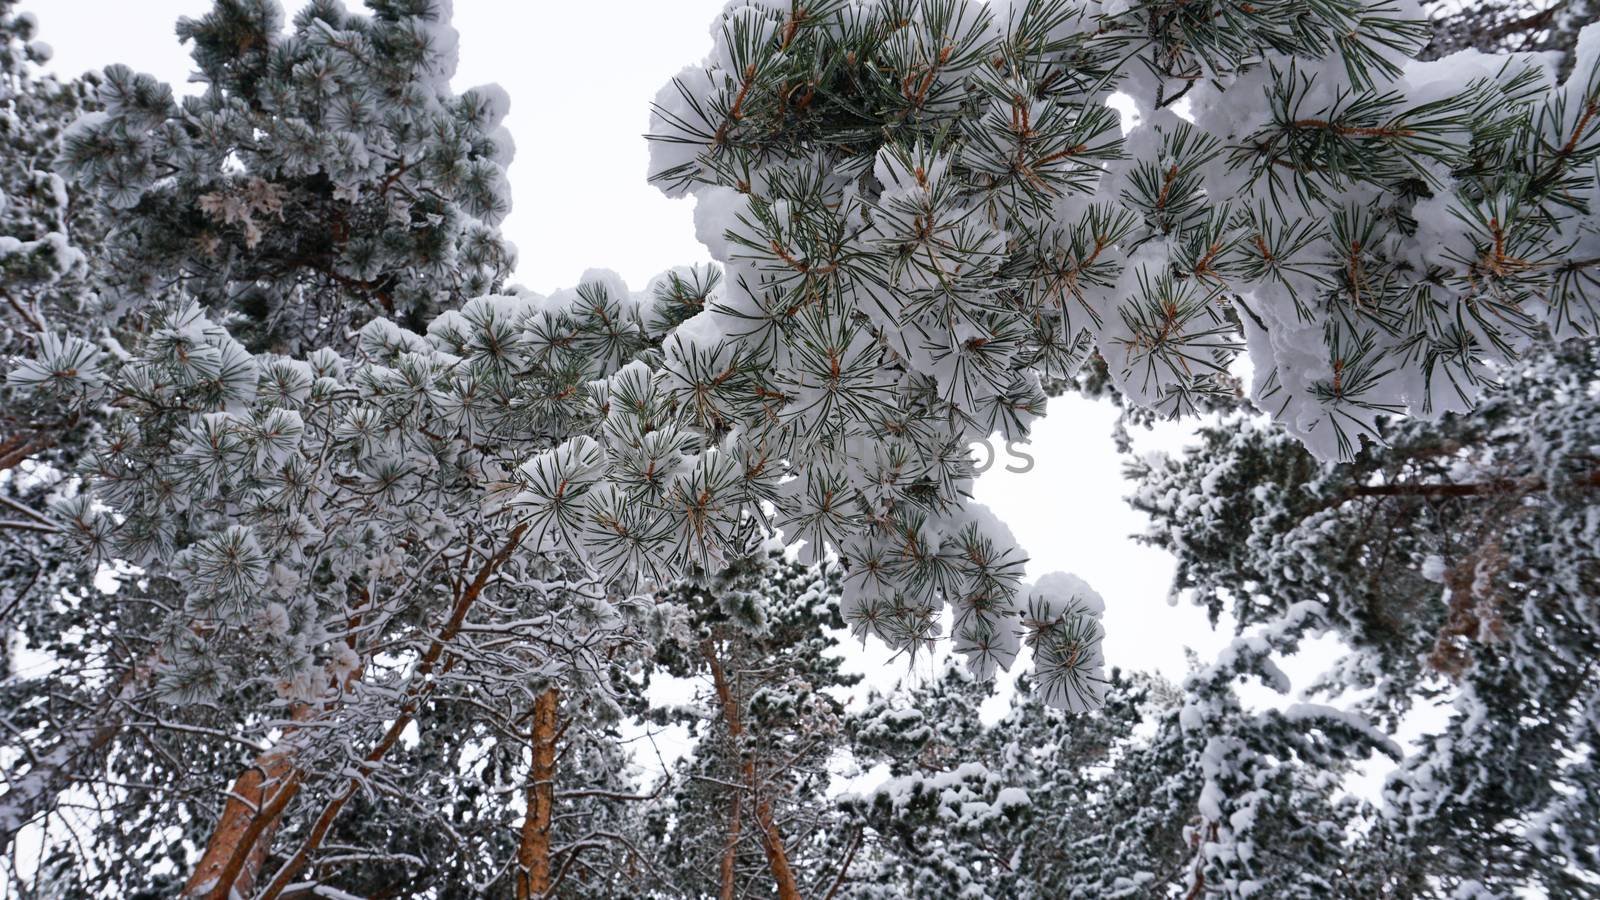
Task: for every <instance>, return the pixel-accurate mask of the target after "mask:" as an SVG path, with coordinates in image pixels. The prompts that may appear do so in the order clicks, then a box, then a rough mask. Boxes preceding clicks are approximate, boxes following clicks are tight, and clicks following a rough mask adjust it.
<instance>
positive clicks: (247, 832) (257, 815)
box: [183, 744, 301, 898]
mask: <svg viewBox="0 0 1600 900" xmlns="http://www.w3.org/2000/svg"><path fill="white" fill-rule="evenodd" d="M300 779H301V773H300V772H299V771H297V770H295V769H294V767H293V766H292V765H291V764H290V750H289V748H288V747H286V746H285V745H283V744H279V745H278V746H276V747H273V748H272V749H271V750H268V751H266V752H265V753H262V754H261V755H260V756H257V757H256V759H255V764H254V765H252V766H251V767H250V768H249V769H246V770H245V772H244V774H242V775H240V776H239V778H238V779H237V780H236V781H234V783H233V788H232V789H231V790H229V791H228V802H227V803H226V804H224V805H223V807H222V817H221V818H219V819H218V820H217V825H216V828H215V829H213V830H212V832H211V840H210V841H208V842H207V843H206V850H205V854H204V855H202V856H201V857H200V863H199V864H198V865H196V866H195V867H194V872H193V874H191V875H190V876H189V881H188V882H187V883H186V884H184V886H183V896H184V897H222V898H225V897H229V896H231V895H232V894H233V893H237V894H238V895H239V896H244V897H248V896H250V894H251V892H252V891H253V890H254V889H255V883H256V878H257V877H259V876H260V874H261V865H262V863H264V862H266V858H267V849H268V848H269V847H271V846H272V838H273V836H274V835H275V834H276V833H277V830H278V826H279V824H280V823H281V821H282V818H281V812H282V810H283V808H284V807H286V806H288V801H289V800H290V799H291V798H293V796H294V795H295V794H296V793H298V792H299V790H300ZM269 808H270V809H273V810H276V813H274V814H272V815H266V812H267V810H268V809H269ZM230 891H231V893H230Z"/></svg>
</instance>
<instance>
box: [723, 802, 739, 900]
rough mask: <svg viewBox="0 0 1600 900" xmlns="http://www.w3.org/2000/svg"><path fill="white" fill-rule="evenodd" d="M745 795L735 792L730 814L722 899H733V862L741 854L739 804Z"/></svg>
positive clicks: (725, 847) (724, 847)
mask: <svg viewBox="0 0 1600 900" xmlns="http://www.w3.org/2000/svg"><path fill="white" fill-rule="evenodd" d="M743 800H744V795H743V794H740V793H737V792H735V793H734V795H733V808H732V809H731V810H730V811H729V814H728V842H727V844H726V845H724V846H723V848H722V892H721V893H720V894H719V895H718V896H719V898H720V900H733V863H734V861H735V860H736V859H737V858H738V856H739V828H740V823H739V806H740V803H741V801H743Z"/></svg>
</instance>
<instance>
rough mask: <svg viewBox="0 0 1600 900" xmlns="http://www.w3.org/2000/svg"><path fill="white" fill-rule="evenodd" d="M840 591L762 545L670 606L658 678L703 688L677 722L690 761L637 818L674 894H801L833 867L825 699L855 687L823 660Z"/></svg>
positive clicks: (833, 660) (681, 592)
mask: <svg viewBox="0 0 1600 900" xmlns="http://www.w3.org/2000/svg"><path fill="white" fill-rule="evenodd" d="M839 593H840V571H839V568H838V566H837V564H834V565H828V564H820V565H816V566H804V565H801V564H799V563H797V562H793V561H787V560H785V559H784V558H783V549H782V548H781V547H774V548H769V549H767V550H766V551H764V552H758V553H756V554H754V555H752V556H750V557H748V558H747V559H746V560H743V561H741V562H739V563H737V564H735V565H733V566H731V567H729V568H728V569H726V570H724V571H723V572H720V573H718V575H717V577H716V578H714V579H712V580H711V581H710V583H709V584H707V585H704V586H699V585H692V584H683V585H680V586H678V587H677V588H676V589H675V590H674V591H673V592H671V593H670V594H669V595H668V596H669V597H670V598H671V603H672V604H674V606H675V607H677V608H679V609H680V610H681V611H682V621H680V622H678V623H675V628H674V631H673V632H672V633H671V634H669V639H668V640H667V641H665V642H664V643H662V644H661V645H659V647H658V651H657V652H658V661H659V663H660V664H661V666H662V671H663V672H665V673H667V674H670V675H674V676H677V677H680V678H682V677H691V676H693V677H699V678H700V679H701V680H702V681H707V682H709V685H708V689H707V690H705V691H704V692H703V694H702V697H701V699H700V700H699V701H698V702H697V703H696V704H695V708H696V710H697V712H698V714H697V715H694V716H690V717H689V721H690V724H691V726H692V727H693V728H694V729H695V730H696V731H698V732H699V733H700V738H699V740H698V742H697V744H696V748H695V751H694V753H693V755H692V756H690V757H687V758H686V759H685V760H683V761H682V762H681V763H680V764H679V766H678V767H677V769H676V771H675V774H674V776H673V782H674V789H673V791H672V793H671V795H670V797H669V798H667V802H665V803H663V804H661V805H659V806H658V807H655V808H649V809H648V810H647V812H648V815H649V817H650V821H651V823H652V830H654V831H656V832H658V833H659V835H660V837H659V850H658V853H659V858H660V860H661V861H662V864H663V868H664V871H665V872H666V873H668V874H669V876H670V880H671V883H672V885H673V887H674V890H675V891H676V892H677V893H678V894H679V895H681V896H691V897H693V896H700V897H721V898H728V897H744V896H771V895H776V896H778V897H783V898H792V897H801V896H812V895H814V894H816V893H817V890H818V885H819V884H820V883H821V881H822V879H823V878H825V877H827V875H826V873H830V872H831V871H832V870H834V869H837V868H839V867H840V865H841V864H840V862H839V861H837V860H836V859H835V858H833V856H832V855H831V850H832V848H831V847H830V846H829V845H828V841H827V838H828V837H829V836H830V835H829V829H830V828H831V825H832V823H831V820H830V818H829V815H828V814H829V813H830V812H831V809H830V807H829V805H828V801H827V799H826V790H827V787H828V783H829V775H830V773H829V771H828V764H829V762H830V761H831V758H832V756H833V754H834V752H835V750H836V749H837V748H838V747H839V745H840V744H841V742H842V735H841V732H840V729H841V726H842V719H843V708H842V706H841V704H840V701H839V700H838V699H837V696H836V695H837V694H838V693H839V689H841V688H847V687H849V686H851V685H853V684H855V683H856V682H857V681H858V677H857V676H853V675H846V674H843V673H841V672H840V664H841V657H840V656H839V655H837V654H835V653H834V652H833V651H835V650H836V649H837V648H838V641H837V639H836V637H835V634H836V633H837V631H838V630H839V629H842V628H843V626H844V622H843V620H842V619H841V618H840V617H839ZM701 716H704V717H705V718H704V719H701V718H700V717H701ZM843 865H846V866H847V865H848V861H845V862H844V863H843Z"/></svg>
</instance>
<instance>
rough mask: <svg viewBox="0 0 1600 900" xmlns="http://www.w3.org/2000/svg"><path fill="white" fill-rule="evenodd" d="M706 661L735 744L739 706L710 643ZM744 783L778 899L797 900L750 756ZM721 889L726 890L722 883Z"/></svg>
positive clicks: (739, 725)
mask: <svg viewBox="0 0 1600 900" xmlns="http://www.w3.org/2000/svg"><path fill="white" fill-rule="evenodd" d="M701 651H702V652H703V653H704V654H705V657H706V662H707V663H708V664H709V665H710V666H711V680H712V684H714V685H715V686H716V689H717V699H718V700H719V701H721V703H722V715H723V717H724V718H725V719H727V721H728V734H729V735H730V736H731V737H732V738H733V741H734V743H735V744H737V743H738V741H739V738H740V737H741V736H742V735H743V734H744V722H743V721H742V720H741V719H740V718H739V704H738V702H737V701H736V700H735V698H734V696H733V689H732V688H731V687H729V685H728V677H727V674H726V673H725V672H723V671H722V662H721V660H719V659H717V654H716V651H715V649H714V648H713V647H712V646H711V642H710V641H707V642H706V643H704V644H702V645H701ZM740 769H741V771H742V773H743V775H744V780H745V783H746V784H748V785H749V786H750V794H751V796H752V797H754V798H755V814H756V825H757V826H758V827H759V828H760V829H761V849H763V850H764V851H766V854H767V868H768V869H770V870H771V872H772V880H773V881H774V882H775V883H776V884H777V887H778V897H779V900H800V889H799V887H797V886H796V884H795V879H794V870H793V869H791V868H790V867H789V855H788V853H787V852H786V851H785V850H784V848H783V835H782V834H781V833H780V832H779V831H778V823H777V822H776V821H774V820H773V818H772V803H771V801H769V800H767V799H766V798H765V797H763V796H762V794H761V791H760V789H759V788H760V785H759V783H758V782H757V780H756V761H755V758H754V757H752V756H746V757H745V760H744V763H743V764H742V765H741V767H740ZM729 865H730V861H729V858H728V857H726V856H724V858H723V866H724V867H725V868H726V867H727V866H729ZM723 890H724V891H726V890H727V886H726V882H724V887H723Z"/></svg>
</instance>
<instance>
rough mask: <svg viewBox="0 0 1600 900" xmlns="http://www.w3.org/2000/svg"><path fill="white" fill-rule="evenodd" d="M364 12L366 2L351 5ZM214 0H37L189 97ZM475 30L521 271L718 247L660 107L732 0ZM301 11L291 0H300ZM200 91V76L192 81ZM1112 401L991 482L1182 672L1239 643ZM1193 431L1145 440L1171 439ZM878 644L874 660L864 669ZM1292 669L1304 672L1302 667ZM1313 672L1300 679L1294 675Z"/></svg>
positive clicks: (535, 279)
mask: <svg viewBox="0 0 1600 900" xmlns="http://www.w3.org/2000/svg"><path fill="white" fill-rule="evenodd" d="M350 5H351V6H352V8H353V7H355V5H356V4H354V3H351V4H350ZM210 6H211V4H210V2H209V0H23V2H22V3H21V9H22V10H25V11H31V12H33V13H34V14H35V15H36V16H37V17H38V18H39V26H40V28H39V35H38V36H39V38H40V39H42V40H43V41H45V42H46V43H48V44H50V45H51V46H52V47H53V48H54V49H55V56H54V59H53V61H52V63H51V68H53V69H55V71H57V72H58V73H60V74H62V75H64V76H70V75H76V74H79V73H81V72H83V71H85V70H88V69H93V68H99V67H102V66H105V65H107V64H109V63H113V62H120V63H124V64H126V65H128V66H130V67H131V68H133V69H135V70H136V71H142V72H149V73H151V74H152V75H155V76H157V77H158V78H161V79H162V80H165V81H168V82H170V83H172V84H173V86H174V89H175V90H177V91H180V92H181V91H183V90H184V89H185V88H184V86H183V84H182V83H183V82H185V81H186V80H187V79H188V77H189V73H190V71H191V70H192V67H191V64H190V60H189V57H188V54H187V52H186V49H185V48H183V47H180V46H179V44H178V42H177V39H176V37H174V34H173V23H174V22H175V21H176V20H177V18H178V17H179V16H182V15H188V16H198V15H201V14H203V13H204V12H205V11H206V10H208V9H209V8H210ZM455 6H456V11H455V26H456V28H457V29H458V30H459V31H460V32H461V62H460V66H459V68H458V70H457V74H456V77H455V81H454V87H455V88H456V90H457V91H460V90H464V89H466V88H469V87H472V86H474V85H478V84H484V83H488V82H496V83H498V84H500V85H501V86H503V87H504V88H505V89H506V90H507V91H508V92H509V93H510V95H511V113H510V115H509V116H507V118H506V121H505V125H506V127H507V128H508V129H510V131H511V132H512V134H513V135H514V136H515V138H516V144H517V152H516V159H515V161H514V162H513V164H512V166H511V169H510V180H511V185H512V196H513V203H514V210H513V212H512V214H511V215H510V217H509V218H507V219H506V221H505V223H504V226H503V230H504V231H505V233H506V234H507V236H508V237H509V238H510V239H511V240H512V241H513V242H514V243H515V244H516V245H517V250H518V258H519V264H518V268H517V277H516V280H517V281H519V282H520V283H522V284H524V285H526V286H527V287H529V288H531V289H533V290H536V291H540V292H549V291H551V290H553V289H555V288H558V287H563V286H567V285H571V284H573V283H575V282H576V281H577V280H578V278H579V276H581V275H582V273H583V271H584V270H585V269H588V268H594V267H603V268H610V269H614V270H616V271H617V272H619V273H620V274H621V275H622V276H623V278H624V279H626V280H627V282H628V284H629V285H631V286H632V287H634V288H635V289H638V288H642V287H643V286H644V284H645V283H646V281H647V280H648V279H649V278H650V276H652V275H654V274H655V273H657V272H659V271H661V270H663V269H666V268H668V267H670V266H673V265H681V264H684V263H693V262H701V261H705V260H707V259H708V256H707V254H706V252H705V250H704V248H703V247H701V246H700V244H699V243H698V242H697V241H696V240H695V238H694V227H693V222H692V216H691V206H690V203H691V202H692V201H689V200H668V199H666V198H665V197H663V196H662V195H661V194H659V193H658V192H657V191H656V190H655V188H653V187H651V186H649V185H648V184H646V183H645V177H644V175H645V159H646V150H645V141H644V139H643V137H642V134H643V132H644V131H645V130H646V128H647V124H648V116H649V103H650V100H651V98H653V97H654V96H655V93H656V90H657V89H658V88H659V87H660V86H661V85H662V84H663V83H665V81H666V80H667V79H668V78H670V77H671V76H672V75H673V74H674V73H676V72H677V71H678V70H679V69H681V68H683V67H684V66H685V65H687V64H690V63H693V62H697V61H699V59H700V58H701V57H702V56H703V55H704V54H705V53H706V52H707V50H709V49H710V37H709V27H710V23H711V20H712V18H713V16H714V15H715V14H716V13H717V11H718V10H719V9H720V8H721V7H722V0H654V2H650V0H612V2H608V3H582V4H580V3H551V2H540V0H534V2H507V0H455ZM285 7H286V11H287V14H288V15H289V16H292V15H293V13H294V12H295V11H296V10H297V9H298V5H297V4H296V3H295V2H294V0H289V2H288V3H286V4H285ZM190 89H192V88H190ZM1112 419H1113V413H1112V410H1111V409H1110V408H1109V407H1107V406H1104V405H1097V404H1093V403H1088V402H1086V401H1083V400H1081V399H1079V398H1076V397H1064V398H1061V399H1058V400H1055V401H1053V402H1052V404H1051V406H1050V413H1049V416H1048V418H1047V419H1046V420H1045V421H1043V422H1042V423H1040V424H1039V426H1038V427H1037V428H1036V430H1035V433H1034V438H1033V443H1032V446H1031V447H1030V448H1029V449H1028V452H1029V453H1030V454H1031V455H1032V456H1033V457H1034V458H1035V461H1036V464H1035V467H1034V469H1033V470H1032V471H1031V472H1028V473H1026V474H1010V473H1006V472H1004V471H1002V466H1003V465H1004V464H1005V463H1006V462H1007V461H1008V460H1007V459H1006V457H1005V456H1004V455H1003V454H1002V456H1001V457H1000V460H999V462H997V464H996V465H995V467H994V468H993V469H991V470H990V471H989V472H988V473H987V474H986V475H985V476H983V478H982V479H980V481H979V484H978V488H977V497H978V499H979V500H980V501H982V502H984V503H987V504H989V505H990V506H991V507H992V508H993V509H994V510H995V512H996V513H997V514H998V515H999V516H1000V517H1001V518H1002V519H1003V520H1005V521H1006V522H1007V524H1009V525H1010V526H1011V529H1012V531H1013V532H1014V533H1015V534H1016V536H1017V538H1018V540H1019V541H1020V542H1021V544H1022V546H1023V547H1024V548H1025V549H1026V550H1027V551H1028V553H1029V554H1030V558H1031V562H1030V564H1029V567H1028V570H1029V571H1028V574H1029V576H1030V578H1032V577H1037V576H1039V575H1042V574H1044V573H1046V572H1050V571H1055V570H1064V571H1070V572H1073V573H1075V574H1077V575H1079V576H1081V577H1082V578H1084V579H1085V580H1087V581H1088V582H1089V583H1090V584H1091V585H1093V586H1094V587H1095V588H1096V589H1097V590H1098V591H1099V592H1100V593H1101V594H1102V595H1103V596H1104V597H1105V600H1106V607H1107V609H1106V616H1105V624H1106V631H1107V637H1106V647H1105V649H1106V659H1107V662H1108V664H1110V665H1115V666H1122V667H1123V668H1128V669H1159V670H1160V671H1162V672H1163V673H1164V674H1166V675H1167V676H1168V677H1172V678H1179V677H1181V676H1182V675H1183V673H1184V670H1185V666H1184V660H1183V647H1184V646H1185V645H1189V646H1193V647H1194V648H1195V649H1197V650H1199V651H1200V652H1201V653H1202V655H1203V656H1209V655H1210V651H1211V650H1213V649H1215V648H1216V647H1218V646H1220V644H1222V643H1224V642H1225V641H1226V640H1227V637H1226V636H1224V635H1216V634H1213V633H1211V632H1210V629H1209V627H1208V625H1207V624H1206V620H1205V616H1204V615H1203V613H1202V612H1201V611H1199V610H1198V609H1195V608H1193V607H1189V606H1180V607H1171V606H1168V605H1167V603H1166V596H1167V589H1168V585H1169V582H1170V579H1171V576H1172V561H1171V559H1170V557H1168V556H1166V555H1165V554H1164V553H1161V552H1158V551H1156V550H1153V549H1151V548H1148V547H1143V546H1140V545H1138V544H1136V543H1134V541H1133V540H1132V539H1131V538H1130V535H1131V534H1133V533H1135V532H1137V531H1140V530H1142V528H1143V525H1144V523H1143V519H1142V517H1141V516H1139V515H1138V514H1136V513H1134V512H1133V511H1132V510H1131V509H1129V508H1128V506H1127V505H1126V504H1125V503H1124V502H1123V501H1122V495H1123V494H1124V493H1125V492H1126V489H1127V485H1126V483H1125V482H1123V480H1122V478H1121V473H1120V466H1121V462H1120V460H1119V459H1118V457H1117V454H1116V452H1115V449H1114V448H1113V446H1112V443H1111V439H1110V429H1111V422H1112ZM1185 430H1186V429H1183V428H1179V427H1172V428H1167V429H1164V430H1163V431H1162V432H1161V433H1159V434H1158V435H1156V436H1155V437H1154V438H1152V439H1150V440H1147V441H1145V442H1143V443H1142V444H1141V446H1145V445H1148V446H1152V447H1153V446H1168V447H1173V446H1177V445H1178V444H1179V443H1181V440H1182V436H1183V434H1184V432H1185ZM877 655H878V654H865V655H863V658H862V659H861V661H860V662H861V663H862V664H865V665H867V667H868V668H869V669H870V668H871V664H868V663H867V660H868V659H869V658H871V657H875V656H877ZM1290 674H1291V675H1295V674H1298V673H1296V672H1295V671H1294V670H1293V669H1290ZM1297 681H1298V679H1297Z"/></svg>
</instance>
